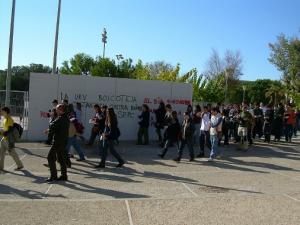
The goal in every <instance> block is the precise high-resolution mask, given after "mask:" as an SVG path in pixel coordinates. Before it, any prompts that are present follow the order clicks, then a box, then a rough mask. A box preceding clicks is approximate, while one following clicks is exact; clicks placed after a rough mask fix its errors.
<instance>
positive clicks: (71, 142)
mask: <svg viewBox="0 0 300 225" xmlns="http://www.w3.org/2000/svg"><path fill="white" fill-rule="evenodd" d="M77 123H78V121H77V119H76V117H75V116H71V118H70V126H69V139H68V144H67V152H68V154H69V158H70V149H71V147H73V148H74V149H75V150H76V152H77V153H78V155H79V159H77V160H76V161H84V160H85V156H84V154H83V151H82V149H81V147H80V145H79V143H78V140H77V137H78V136H80V135H81V134H80V131H79V132H78V131H77V129H76V124H77Z"/></svg>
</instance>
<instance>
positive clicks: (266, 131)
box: [264, 123, 271, 142]
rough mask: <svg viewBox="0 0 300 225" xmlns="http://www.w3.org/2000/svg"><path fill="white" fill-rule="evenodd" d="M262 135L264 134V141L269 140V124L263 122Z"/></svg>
mask: <svg viewBox="0 0 300 225" xmlns="http://www.w3.org/2000/svg"><path fill="white" fill-rule="evenodd" d="M264 135H265V142H270V141H271V124H270V123H265V124H264Z"/></svg>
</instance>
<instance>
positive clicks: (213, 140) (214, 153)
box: [210, 134, 219, 159]
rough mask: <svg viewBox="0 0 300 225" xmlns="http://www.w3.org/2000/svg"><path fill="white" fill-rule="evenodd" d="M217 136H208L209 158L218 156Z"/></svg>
mask: <svg viewBox="0 0 300 225" xmlns="http://www.w3.org/2000/svg"><path fill="white" fill-rule="evenodd" d="M218 141H219V139H218V135H217V134H216V135H210V142H211V151H210V158H212V159H213V158H215V157H216V156H217V155H218Z"/></svg>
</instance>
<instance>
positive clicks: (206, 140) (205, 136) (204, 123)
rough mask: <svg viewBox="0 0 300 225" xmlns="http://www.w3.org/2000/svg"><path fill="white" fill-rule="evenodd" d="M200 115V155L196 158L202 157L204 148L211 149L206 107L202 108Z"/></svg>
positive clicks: (208, 118) (208, 117)
mask: <svg viewBox="0 0 300 225" xmlns="http://www.w3.org/2000/svg"><path fill="white" fill-rule="evenodd" d="M203 110H204V111H203V113H202V116H201V118H202V120H201V127H200V138H199V144H200V153H199V155H197V157H199V158H202V157H204V146H205V144H206V146H207V147H208V148H209V149H211V143H210V134H209V129H210V112H208V108H207V106H205V107H204V108H203Z"/></svg>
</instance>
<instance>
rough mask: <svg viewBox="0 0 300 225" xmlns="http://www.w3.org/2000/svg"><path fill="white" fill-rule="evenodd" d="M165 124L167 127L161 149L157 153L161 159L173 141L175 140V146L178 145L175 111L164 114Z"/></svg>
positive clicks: (177, 123) (178, 128) (177, 126)
mask: <svg viewBox="0 0 300 225" xmlns="http://www.w3.org/2000/svg"><path fill="white" fill-rule="evenodd" d="M167 114H168V112H167ZM165 124H166V125H167V128H166V131H165V134H164V142H163V143H164V144H163V151H162V153H161V154H159V155H158V156H159V157H160V158H162V159H163V158H164V157H165V155H166V153H167V152H168V149H169V147H170V146H171V145H172V144H173V142H177V147H178V139H179V134H180V124H179V121H178V118H177V112H176V111H173V112H172V113H171V114H168V115H166V122H165Z"/></svg>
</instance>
